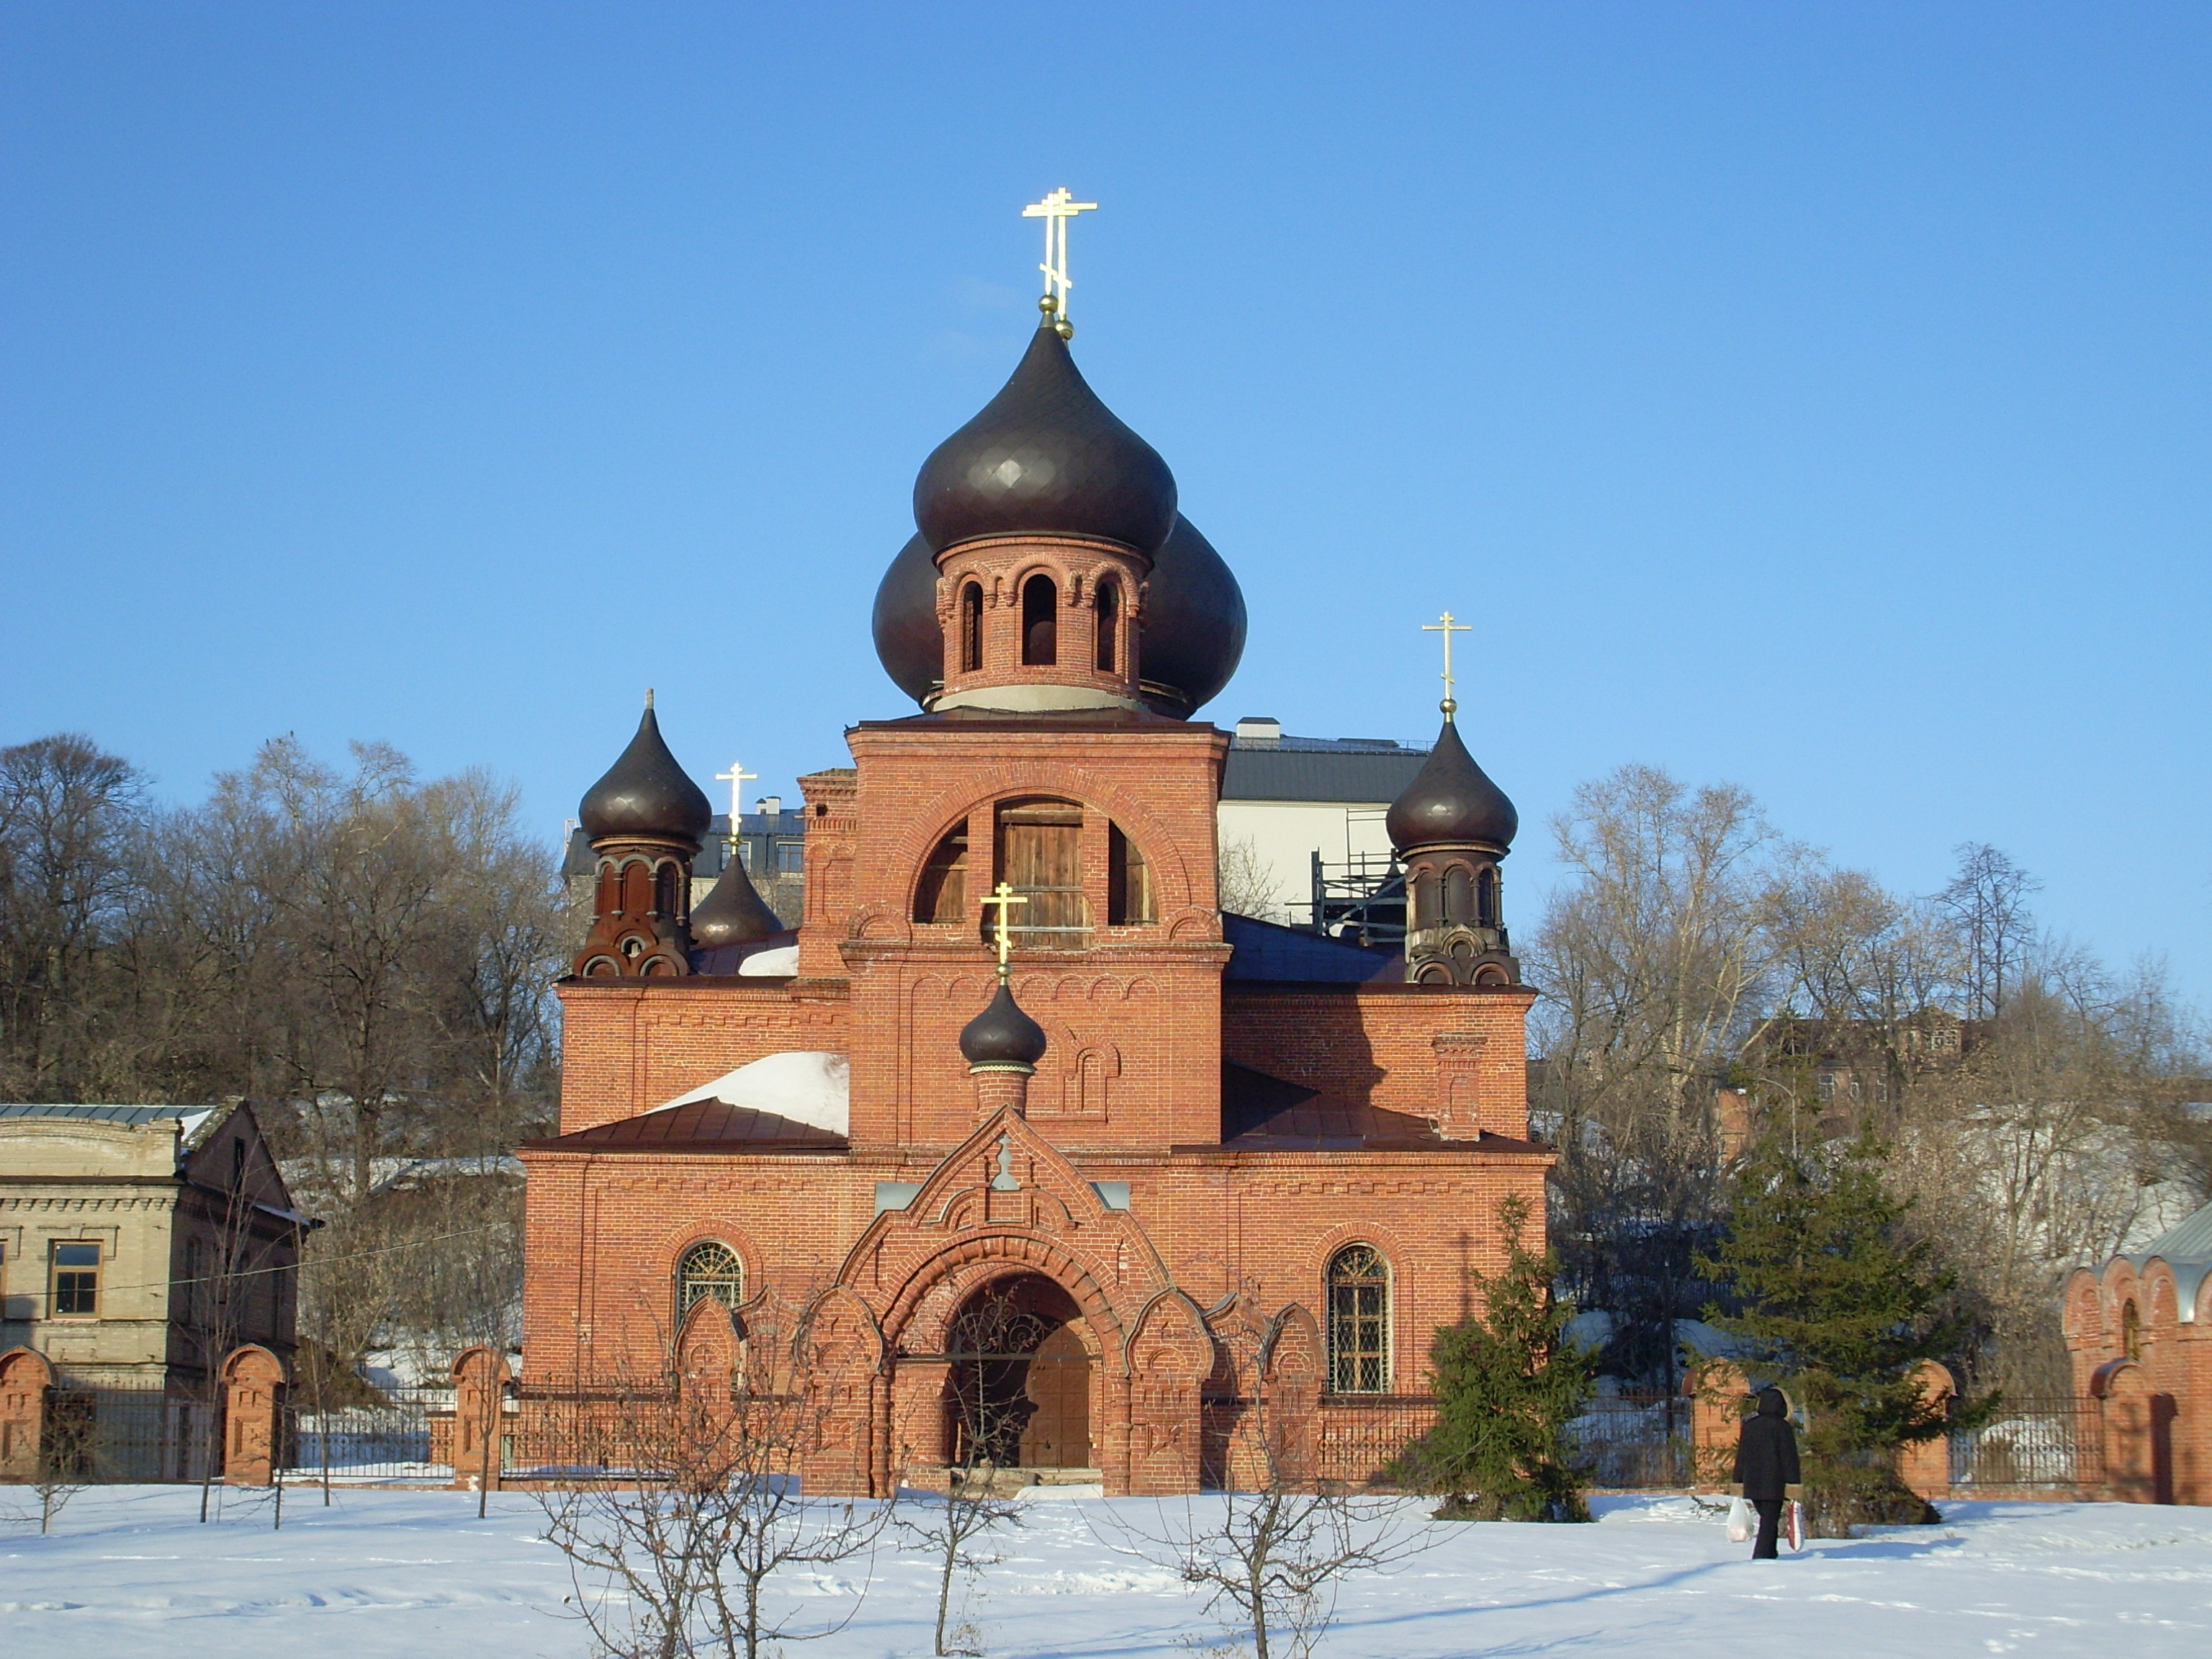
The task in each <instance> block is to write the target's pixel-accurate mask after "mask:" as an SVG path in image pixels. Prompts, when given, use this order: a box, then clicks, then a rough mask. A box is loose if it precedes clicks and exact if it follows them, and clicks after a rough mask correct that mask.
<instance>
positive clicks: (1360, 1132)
mask: <svg viewBox="0 0 2212 1659" xmlns="http://www.w3.org/2000/svg"><path fill="white" fill-rule="evenodd" d="M1221 1145H1222V1146H1223V1148H1224V1149H1225V1150H1226V1151H1229V1152H1474V1151H1478V1150H1479V1151H1481V1152H1528V1151H1534V1150H1535V1147H1534V1144H1533V1143H1532V1142H1529V1141H1525V1140H1516V1139H1512V1138H1510V1136H1506V1135H1494V1134H1489V1133H1485V1134H1484V1135H1482V1136H1481V1137H1480V1139H1475V1140H1447V1139H1444V1137H1443V1136H1442V1135H1440V1134H1438V1133H1437V1131H1436V1128H1435V1126H1434V1125H1432V1124H1431V1122H1430V1121H1429V1120H1428V1119H1426V1118H1425V1117H1415V1116H1413V1115H1412V1114H1410V1113H1407V1112H1394V1111H1390V1110H1389V1109H1386V1108H1383V1107H1381V1106H1375V1105H1370V1103H1368V1102H1366V1101H1364V1100H1338V1099H1334V1098H1332V1097H1329V1096H1327V1095H1324V1094H1322V1092H1321V1091H1319V1090H1318V1089H1309V1088H1307V1087H1306V1086H1305V1085H1304V1084H1299V1083H1291V1082H1289V1081H1287V1080H1285V1079H1282V1078H1279V1077H1270V1076H1268V1075H1267V1073H1265V1072H1261V1071H1255V1070H1254V1069H1253V1068H1252V1067H1251V1066H1240V1065H1238V1064H1237V1062H1236V1061H1235V1060H1224V1061H1223V1062H1222V1065H1221ZM1178 1150H1188V1149H1184V1148H1178Z"/></svg>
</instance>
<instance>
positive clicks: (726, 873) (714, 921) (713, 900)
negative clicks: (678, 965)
mask: <svg viewBox="0 0 2212 1659" xmlns="http://www.w3.org/2000/svg"><path fill="white" fill-rule="evenodd" d="M790 931H791V930H790V929H789V928H788V927H785V926H784V925H783V918H782V917H781V916H779V915H776V913H775V911H773V910H771V909H769V908H768V905H767V904H766V903H765V902H763V900H762V898H761V896H760V893H759V890H757V889H756V888H755V887H754V886H753V879H752V878H751V877H750V876H749V875H747V874H746V873H745V861H744V860H743V859H741V858H739V857H738V855H737V854H736V853H735V852H734V851H733V852H732V853H731V854H730V861H729V862H728V863H727V864H725V865H724V866H722V873H721V875H720V877H719V878H717V879H716V880H715V883H714V888H713V890H711V891H710V892H708V895H707V896H706V897H705V898H703V899H701V900H700V901H699V902H698V903H696V904H695V905H693V906H692V907H691V944H692V946H693V948H694V949H696V950H701V951H714V950H719V949H720V947H722V946H723V945H752V944H756V943H757V942H758V941H760V940H762V939H773V938H775V935H776V934H778V933H789V932H790Z"/></svg>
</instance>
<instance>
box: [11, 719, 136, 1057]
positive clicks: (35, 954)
mask: <svg viewBox="0 0 2212 1659" xmlns="http://www.w3.org/2000/svg"><path fill="white" fill-rule="evenodd" d="M143 793H144V781H143V779H142V778H141V777H140V775H139V774H138V773H137V769H135V768H133V767H132V766H131V764H130V763H128V762H127V761H125V760H122V759H120V758H118V757H116V756H113V755H110V754H107V753H106V752H104V751H103V750H100V747H99V746H98V745H97V744H94V742H93V741H92V739H91V738H87V737H83V736H81V735H79V734H77V733H75V732H64V733H62V734H60V735H58V736H56V737H51V738H40V739H38V740H37V741H35V742H33V743H25V744H15V745H14V746H13V747H11V748H7V749H0V1091H5V1092H6V1095H7V1097H9V1098H12V1099H17V1100H21V1099H27V1098H30V1099H48V1100H68V1099H73V1098H75V1097H76V1092H77V1091H80V1090H82V1089H84V1088H86V1087H88V1086H90V1085H92V1083H93V1080H94V1079H95V1078H96V1077H98V1076H99V1075H100V1072H101V1070H102V1069H103V1068H102V1066H101V1065H100V1058H99V1050H100V1048H101V1047H102V1046H103V1045H104V1044H105V1043H107V1042H112V1041H113V1034H112V1032H111V1031H110V1030H108V1029H107V1022H106V1021H105V1020H104V1019H103V1018H101V1015H102V1013H103V1012H104V1004H105V1002H106V996H105V995H104V994H103V993H104V992H105V991H106V988H107V987H105V986H103V985H102V983H101V982H100V981H101V978H102V974H101V969H102V967H103V951H104V950H105V947H106V946H107V945H109V944H111V943H112V940H113V939H114V937H115V935H116V933H117V932H118V923H119V922H120V921H121V920H122V919H123V917H124V916H125V914H126V912H127V909H128V904H129V900H130V897H131V892H132V890H133V888H134V887H135V885H136V882H137V871H136V869H135V867H134V863H133V860H132V858H131V838H132V834H133V831H134V829H135V828H136V824H137V818H138V815H139V813H140V811H141V808H142V805H143Z"/></svg>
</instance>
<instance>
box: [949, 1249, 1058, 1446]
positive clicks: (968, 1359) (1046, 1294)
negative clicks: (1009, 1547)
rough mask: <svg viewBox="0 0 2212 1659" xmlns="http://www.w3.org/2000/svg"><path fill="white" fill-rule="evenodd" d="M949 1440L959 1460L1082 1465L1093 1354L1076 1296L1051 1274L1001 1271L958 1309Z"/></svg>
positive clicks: (953, 1342) (952, 1334)
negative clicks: (1001, 1276) (1004, 1273)
mask: <svg viewBox="0 0 2212 1659" xmlns="http://www.w3.org/2000/svg"><path fill="white" fill-rule="evenodd" d="M949 1335H950V1340H949V1341H948V1342H947V1344H946V1354H945V1358H947V1359H949V1360H951V1372H950V1374H949V1375H948V1376H947V1377H946V1379H945V1411H946V1414H947V1419H948V1420H947V1424H946V1428H947V1433H946V1437H945V1440H946V1444H947V1445H948V1447H949V1448H950V1449H951V1457H952V1461H953V1462H954V1463H955V1464H956V1465H957V1466H960V1467H966V1468H973V1467H975V1466H976V1465H977V1464H981V1463H988V1464H990V1465H992V1466H994V1467H995V1468H1023V1469H1083V1468H1091V1467H1092V1464H1091V1354H1090V1351H1089V1349H1088V1348H1087V1347H1086V1346H1085V1341H1084V1321H1083V1317H1082V1313H1081V1310H1079V1308H1078V1307H1077V1306H1076V1304H1075V1299H1074V1298H1073V1297H1071V1296H1069V1295H1068V1293H1067V1292H1066V1291H1064V1290H1062V1289H1061V1288H1060V1286H1059V1285H1056V1284H1054V1282H1053V1281H1052V1280H1051V1279H1047V1278H1046V1277H1045V1276H1044V1275H1043V1274H1042V1273H1020V1274H1017V1275H1015V1276H1013V1277H1012V1278H1006V1279H994V1280H992V1281H991V1282H990V1283H989V1284H987V1285H982V1286H981V1287H979V1288H978V1289H976V1290H975V1291H973V1292H972V1293H970V1294H969V1297H968V1298H967V1300H966V1301H964V1302H963V1303H962V1304H960V1311H959V1312H958V1313H957V1314H956V1315H954V1316H953V1318H952V1322H951V1328H950V1332H949Z"/></svg>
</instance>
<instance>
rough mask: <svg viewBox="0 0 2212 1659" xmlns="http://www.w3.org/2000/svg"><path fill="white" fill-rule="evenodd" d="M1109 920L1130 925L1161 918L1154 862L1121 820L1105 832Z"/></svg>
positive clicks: (1115, 923) (1119, 925) (1122, 925)
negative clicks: (1155, 887)
mask: <svg viewBox="0 0 2212 1659" xmlns="http://www.w3.org/2000/svg"><path fill="white" fill-rule="evenodd" d="M1106 879H1107V889H1106V920H1107V921H1108V923H1109V925H1111V926H1113V927H1133V926H1136V925H1138V924H1140V923H1144V922H1148V921H1158V920H1159V919H1160V912H1159V905H1158V900H1157V899H1156V898H1155V897H1154V896H1153V892H1152V866H1151V864H1150V863H1148V862H1147V861H1146V858H1145V850H1144V848H1141V847H1139V846H1138V845H1137V843H1136V842H1133V841H1131V840H1130V839H1129V837H1128V836H1126V835H1125V834H1123V833H1122V830H1121V825H1120V824H1118V823H1117V824H1115V825H1114V826H1113V827H1112V828H1111V829H1109V830H1108V831H1107V832H1106Z"/></svg>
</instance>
